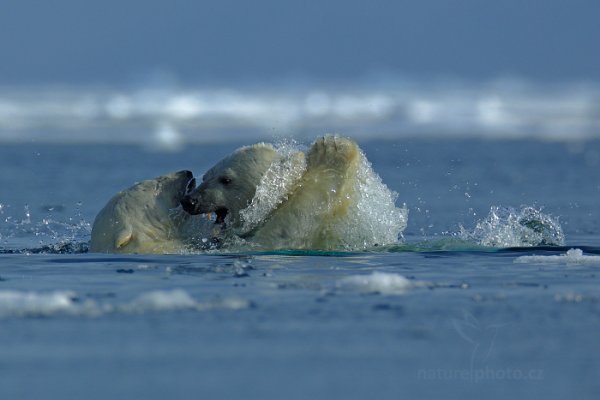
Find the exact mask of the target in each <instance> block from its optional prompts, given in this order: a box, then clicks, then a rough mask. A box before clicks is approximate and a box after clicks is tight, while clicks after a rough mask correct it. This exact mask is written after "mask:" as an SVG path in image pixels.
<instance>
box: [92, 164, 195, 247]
mask: <svg viewBox="0 0 600 400" xmlns="http://www.w3.org/2000/svg"><path fill="white" fill-rule="evenodd" d="M195 182H196V181H195V179H194V177H193V175H192V173H191V172H190V171H179V172H175V173H172V174H168V175H163V176H159V177H156V178H154V179H149V180H146V181H143V182H140V183H137V184H135V185H134V186H132V187H130V188H128V189H126V190H123V191H122V192H119V193H117V194H116V195H115V196H114V197H113V198H112V199H110V201H109V202H108V203H107V204H106V206H105V207H104V208H103V209H102V210H101V211H100V212H99V213H98V215H97V216H96V219H95V221H94V225H93V227H92V238H91V242H90V251H91V252H101V253H177V252H181V251H183V250H184V249H185V248H186V245H185V243H187V242H189V238H188V237H187V236H185V235H184V234H183V225H184V224H189V223H190V221H191V220H192V218H189V217H190V216H189V215H188V214H186V213H183V215H181V216H180V218H174V216H172V215H171V212H172V211H173V210H175V209H176V208H177V207H178V206H179V203H180V201H181V198H182V197H183V196H184V195H185V193H186V192H187V191H189V190H191V189H193V188H194V187H195ZM186 216H187V217H186Z"/></svg>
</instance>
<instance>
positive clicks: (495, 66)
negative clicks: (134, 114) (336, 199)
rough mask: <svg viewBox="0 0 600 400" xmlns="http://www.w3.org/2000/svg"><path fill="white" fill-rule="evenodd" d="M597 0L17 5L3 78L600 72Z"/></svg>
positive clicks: (88, 80)
mask: <svg viewBox="0 0 600 400" xmlns="http://www.w3.org/2000/svg"><path fill="white" fill-rule="evenodd" d="M599 17H600V2H599V1H592V0H416V1H408V0H368V1H367V0H365V1H359V0H329V1H327V0H321V1H312V0H304V1H296V0H290V1H285V0H252V1H251V0H246V1H234V0H211V1H205V0H197V1H191V0H190V1H186V0H168V1H161V0H130V1H127V0H102V1H84V0H55V1H43V0H40V1H33V0H4V1H3V2H2V5H1V6H0V52H1V53H0V85H4V86H6V85H8V86H19V85H37V84H72V85H79V84H82V85H85V84H127V83H132V82H133V83H135V82H136V81H138V80H143V79H147V78H148V77H152V76H163V75H164V76H171V77H174V79H177V80H178V81H181V82H189V83H211V82H212V83H236V82H248V81H253V82H270V81H274V80H275V81H276V80H285V79H288V78H291V77H295V78H303V79H313V80H322V81H336V82H338V81H339V82H344V81H352V80H355V79H362V78H364V77H366V76H369V75H371V74H378V73H385V74H395V75H400V76H408V77H414V78H420V79H429V78H439V77H446V78H458V79H467V80H489V79H495V78H498V77H507V76H508V77H518V78H524V79H530V80H534V81H543V82H548V81H550V82H554V81H556V82H565V81H567V82H571V81H600V51H599V50H600V40H599V39H600V23H599V22H598V18H599Z"/></svg>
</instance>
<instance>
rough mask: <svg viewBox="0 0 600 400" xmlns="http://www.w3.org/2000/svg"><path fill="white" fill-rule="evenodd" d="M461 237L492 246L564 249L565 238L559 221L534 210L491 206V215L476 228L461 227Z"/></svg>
mask: <svg viewBox="0 0 600 400" xmlns="http://www.w3.org/2000/svg"><path fill="white" fill-rule="evenodd" d="M458 236H459V237H460V238H461V239H463V240H467V241H470V242H475V243H477V244H479V245H482V246H489V247H533V246H562V245H564V243H565V236H564V234H563V231H562V227H561V226H560V223H559V222H558V219H557V218H554V217H552V216H550V215H547V214H544V213H543V212H542V211H541V210H538V209H536V208H534V207H529V206H524V207H522V208H521V209H520V210H516V209H514V208H512V207H499V206H492V207H491V208H490V212H489V214H488V216H487V217H486V218H485V219H483V220H481V221H479V222H477V224H476V225H475V228H473V229H471V230H468V229H465V228H464V227H462V226H461V227H460V232H459V234H458Z"/></svg>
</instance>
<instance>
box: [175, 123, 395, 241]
mask: <svg viewBox="0 0 600 400" xmlns="http://www.w3.org/2000/svg"><path fill="white" fill-rule="evenodd" d="M394 202H395V194H394V193H392V192H390V191H389V189H387V187H386V186H385V185H384V184H383V183H382V182H381V179H379V177H378V176H377V175H376V174H375V173H374V172H373V171H372V169H371V166H370V164H369V163H368V161H367V160H366V157H364V155H363V154H362V152H361V151H360V149H359V147H358V145H357V144H356V143H355V142H354V141H352V140H350V139H346V138H341V137H337V136H331V135H327V136H325V137H322V138H319V139H317V140H316V141H315V142H314V143H313V144H312V146H311V148H310V149H309V151H308V153H307V154H306V156H305V155H304V153H303V152H300V151H294V152H291V153H289V154H282V153H281V152H278V151H277V150H276V149H275V148H274V147H273V146H271V145H269V144H264V143H260V144H256V145H252V146H246V147H242V148H241V149H238V150H236V151H235V152H234V153H232V154H231V155H229V156H227V157H226V158H224V159H223V160H221V161H220V162H219V163H217V164H216V165H215V166H214V167H213V168H211V169H210V170H209V171H208V172H207V173H206V174H205V175H204V177H203V182H202V184H200V186H198V187H197V188H196V189H195V190H193V191H192V192H190V193H189V194H188V195H186V196H185V197H184V198H183V200H182V202H181V204H182V206H183V209H184V210H186V211H187V212H189V213H190V214H203V213H213V212H214V213H216V216H217V218H216V223H217V224H222V225H223V226H225V227H226V228H225V229H223V232H224V233H225V234H229V235H230V237H231V236H233V237H239V238H242V239H245V240H246V242H249V243H250V244H251V245H254V246H256V247H258V248H263V249H314V250H336V249H340V250H342V249H364V248H367V247H371V246H375V245H383V244H389V243H395V242H396V241H397V240H398V237H399V235H400V234H401V232H402V230H403V229H404V228H405V226H406V209H399V208H396V207H395V204H394ZM370 210H374V212H372V211H370Z"/></svg>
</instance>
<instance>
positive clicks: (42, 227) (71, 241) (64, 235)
mask: <svg viewBox="0 0 600 400" xmlns="http://www.w3.org/2000/svg"><path fill="white" fill-rule="evenodd" d="M81 206H82V204H81V203H80V202H79V203H77V204H76V210H75V215H73V216H70V217H66V219H62V218H58V217H56V216H54V215H52V214H51V213H46V214H44V215H40V216H38V215H36V214H35V213H33V212H32V211H31V208H30V206H29V205H27V204H26V205H24V206H23V211H22V214H21V213H16V215H15V213H10V212H9V209H10V208H11V207H10V206H9V205H5V204H3V205H2V207H1V208H0V217H1V219H0V241H1V242H0V252H2V253H15V252H17V253H59V254H64V253H81V252H87V250H88V246H87V244H88V241H89V237H90V233H91V224H90V223H89V222H88V221H86V220H85V219H84V218H83V217H82V215H81V208H80V207H81ZM52 210H53V207H49V208H48V211H52ZM11 211H12V210H11ZM19 214H20V215H19Z"/></svg>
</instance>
